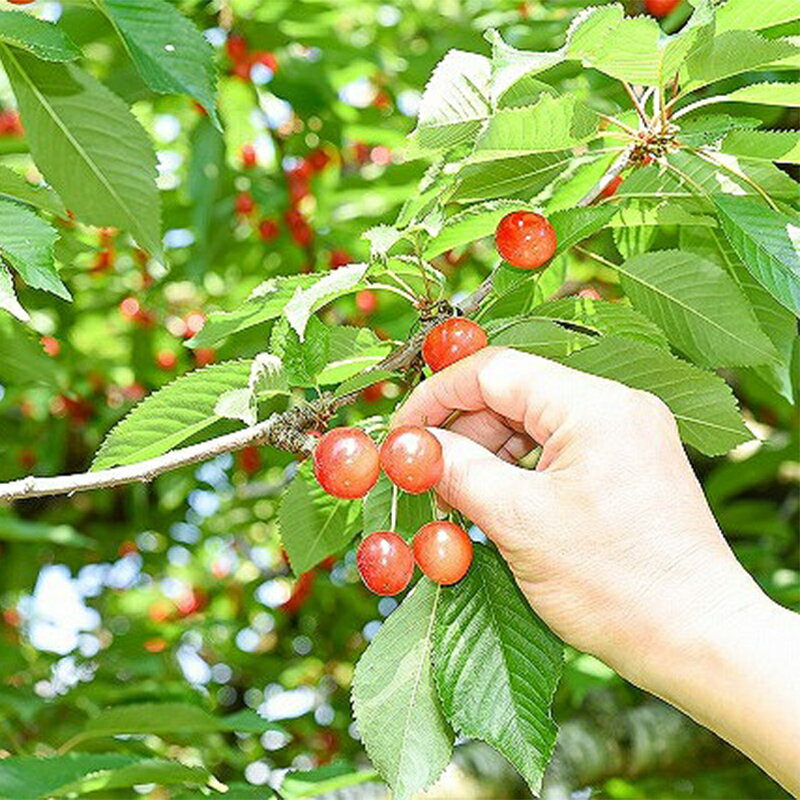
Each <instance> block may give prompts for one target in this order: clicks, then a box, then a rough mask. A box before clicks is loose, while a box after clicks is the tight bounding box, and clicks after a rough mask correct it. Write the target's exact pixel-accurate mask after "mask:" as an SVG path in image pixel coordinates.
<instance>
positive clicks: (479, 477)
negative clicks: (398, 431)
mask: <svg viewBox="0 0 800 800" xmlns="http://www.w3.org/2000/svg"><path fill="white" fill-rule="evenodd" d="M429 430H430V432H431V433H432V434H433V435H434V436H436V438H437V439H438V440H439V442H440V443H441V445H442V457H443V460H444V469H443V472H442V477H441V480H440V481H439V483H438V484H437V485H436V493H437V494H438V495H439V497H440V498H441V499H442V500H443V501H444V502H445V503H447V505H449V506H452V507H453V508H456V509H458V510H459V511H461V512H462V513H463V514H465V515H466V516H467V517H469V518H470V519H471V520H472V521H473V522H474V523H475V524H476V525H477V526H478V527H479V528H480V529H481V530H482V531H484V533H486V535H487V536H489V537H490V538H491V539H493V540H494V541H495V542H497V543H498V544H501V542H500V541H498V539H501V538H503V532H504V531H506V530H508V525H506V524H505V523H506V522H507V521H508V522H510V521H511V520H510V514H509V511H510V509H511V508H512V507H513V505H514V500H515V499H516V498H517V497H519V496H520V495H521V494H522V495H523V496H524V495H525V494H528V493H530V492H531V491H532V489H533V487H532V485H531V484H532V481H531V478H533V477H536V476H534V475H533V474H532V473H531V472H529V471H528V470H524V469H521V468H520V467H515V466H513V465H512V464H509V463H508V462H507V461H503V460H502V459H501V458H498V457H497V456H496V455H495V454H494V453H492V452H491V451H489V450H487V449H486V448H485V447H482V446H481V445H479V444H477V443H476V442H474V441H472V439H468V438H467V437H466V436H461V435H460V434H458V433H453V432H452V431H447V430H443V429H441V428H429Z"/></svg>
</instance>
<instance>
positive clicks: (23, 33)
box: [0, 11, 81, 61]
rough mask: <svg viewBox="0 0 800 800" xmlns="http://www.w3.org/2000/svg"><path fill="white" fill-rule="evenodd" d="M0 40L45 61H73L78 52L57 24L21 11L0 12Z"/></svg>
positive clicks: (79, 52) (78, 54)
mask: <svg viewBox="0 0 800 800" xmlns="http://www.w3.org/2000/svg"><path fill="white" fill-rule="evenodd" d="M0 42H5V43H6V44H10V45H14V46H15V47H19V48H21V49H22V50H27V51H28V52H29V53H33V55H35V56H36V57H37V58H43V59H44V60H45V61H74V60H75V59H76V58H78V56H80V54H81V51H80V50H79V49H78V48H77V47H76V46H75V43H74V42H73V41H72V40H71V39H70V38H69V37H68V36H67V35H66V33H64V31H63V30H62V29H61V28H59V27H58V26H57V25H54V24H53V23H52V22H46V21H45V20H43V19H38V18H37V17H34V16H33V15H32V14H26V13H24V12H22V11H0Z"/></svg>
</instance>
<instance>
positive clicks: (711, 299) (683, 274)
mask: <svg viewBox="0 0 800 800" xmlns="http://www.w3.org/2000/svg"><path fill="white" fill-rule="evenodd" d="M618 271H619V273H620V276H621V278H620V282H621V284H622V288H623V289H624V290H625V294H626V295H627V296H628V297H629V298H630V300H631V302H632V303H633V305H634V307H635V308H637V309H638V310H639V311H641V312H642V313H643V314H645V315H646V316H648V317H650V319H652V320H653V321H654V322H655V323H656V324H657V325H658V326H659V327H660V328H661V329H662V330H663V331H665V332H666V334H667V336H668V337H669V339H670V341H671V342H672V343H673V344H674V345H675V346H676V347H677V348H678V349H679V350H681V351H682V352H684V353H685V354H686V355H688V356H689V357H690V358H692V360H693V361H695V362H696V363H697V364H699V365H701V366H705V367H719V366H753V365H756V364H765V363H768V362H770V361H774V360H777V358H778V353H777V352H776V350H775V348H774V347H773V346H772V343H771V342H770V340H769V339H768V338H767V337H766V335H765V334H764V333H763V332H762V331H761V329H760V328H759V326H758V323H757V322H756V318H755V315H754V313H753V310H752V308H751V307H750V305H749V303H748V302H747V300H746V298H745V297H744V295H743V294H742V293H741V291H740V290H739V288H738V287H737V286H736V284H735V282H734V281H733V280H732V279H731V278H730V277H729V276H728V275H727V274H726V272H725V271H724V270H722V269H720V267H718V266H717V265H716V264H713V263H712V262H710V261H706V260H705V259H702V258H698V257H697V256H696V255H695V254H693V253H683V252H681V251H680V250H659V251H656V252H650V253H643V254H641V255H636V256H634V257H633V258H630V259H628V260H627V261H626V262H625V263H624V264H622V265H621V266H619V267H618Z"/></svg>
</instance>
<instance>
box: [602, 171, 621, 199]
mask: <svg viewBox="0 0 800 800" xmlns="http://www.w3.org/2000/svg"><path fill="white" fill-rule="evenodd" d="M621 183H622V175H617V176H616V177H615V178H612V179H611V180H610V181H609V182H608V183H607V184H606V185H605V186H604V187H603V189H602V190H601V192H600V197H602V198H604V199H605V198H606V197H613V196H614V195H615V194H616V193H617V189H619V185H620V184H621Z"/></svg>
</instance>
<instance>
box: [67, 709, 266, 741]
mask: <svg viewBox="0 0 800 800" xmlns="http://www.w3.org/2000/svg"><path fill="white" fill-rule="evenodd" d="M268 730H282V728H281V727H280V726H279V725H275V724H274V723H272V722H269V721H268V720H265V719H262V718H261V717H259V716H258V714H256V712H255V711H251V710H250V709H243V710H241V711H237V712H236V713H235V714H230V715H228V716H215V715H214V714H210V713H209V712H208V711H206V710H205V709H203V708H200V706H194V705H190V704H189V703H131V704H130V705H124V706H114V707H112V708H105V709H103V710H102V711H101V712H100V713H99V714H97V715H96V716H94V717H92V718H91V719H90V720H89V721H88V722H87V723H86V725H85V726H84V728H83V730H82V731H81V732H80V733H79V734H78V735H77V736H76V737H75V738H76V739H80V740H81V741H84V740H86V739H93V738H97V737H98V736H119V735H120V734H144V733H149V734H155V735H158V736H163V735H165V734H200V733H215V732H217V731H237V732H239V733H255V734H260V733H264V731H268Z"/></svg>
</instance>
